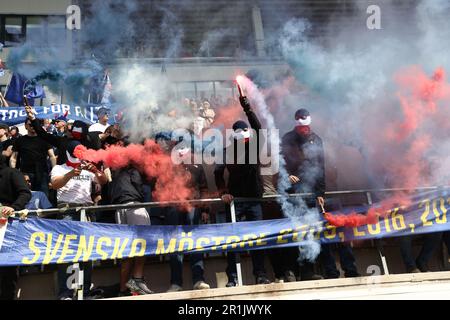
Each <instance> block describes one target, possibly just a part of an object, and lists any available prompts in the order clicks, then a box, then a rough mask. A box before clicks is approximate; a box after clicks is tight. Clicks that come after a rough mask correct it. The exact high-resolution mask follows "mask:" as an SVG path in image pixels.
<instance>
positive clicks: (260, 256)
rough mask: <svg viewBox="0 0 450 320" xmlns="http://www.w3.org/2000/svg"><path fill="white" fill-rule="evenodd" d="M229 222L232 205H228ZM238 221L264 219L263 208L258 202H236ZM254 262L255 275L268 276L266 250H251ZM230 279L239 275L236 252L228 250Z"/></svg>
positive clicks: (227, 270)
mask: <svg viewBox="0 0 450 320" xmlns="http://www.w3.org/2000/svg"><path fill="white" fill-rule="evenodd" d="M226 211H227V222H231V212H230V206H226ZM235 211H236V221H244V220H245V221H258V220H262V208H261V204H260V203H258V202H243V203H235ZM250 255H251V257H252V264H253V275H254V276H255V277H259V276H266V269H265V267H264V250H252V251H250ZM226 273H227V276H228V280H232V279H235V278H236V277H237V271H236V253H235V252H227V269H226Z"/></svg>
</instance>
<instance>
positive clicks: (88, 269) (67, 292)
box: [57, 205, 92, 297]
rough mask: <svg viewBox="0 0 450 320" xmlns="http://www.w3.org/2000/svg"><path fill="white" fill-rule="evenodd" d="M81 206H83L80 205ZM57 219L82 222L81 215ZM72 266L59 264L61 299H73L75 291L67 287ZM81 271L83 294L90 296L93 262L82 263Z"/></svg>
mask: <svg viewBox="0 0 450 320" xmlns="http://www.w3.org/2000/svg"><path fill="white" fill-rule="evenodd" d="M80 206H81V205H80ZM57 219H59V220H68V221H80V220H81V219H80V213H79V212H76V213H58V216H57ZM69 266H70V264H68V263H64V264H58V296H59V297H67V296H70V297H72V296H73V294H74V291H73V289H70V288H69V287H68V286H67V279H68V278H69V276H70V274H68V273H67V268H68V267H69ZM79 266H80V269H81V270H83V278H84V279H83V294H84V295H88V293H89V291H90V288H91V276H92V262H91V261H88V262H80V263H79Z"/></svg>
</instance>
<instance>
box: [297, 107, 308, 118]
mask: <svg viewBox="0 0 450 320" xmlns="http://www.w3.org/2000/svg"><path fill="white" fill-rule="evenodd" d="M308 116H309V111H308V110H306V109H303V108H302V109H298V110H297V111H296V112H295V120H298V119H300V118H306V117H308Z"/></svg>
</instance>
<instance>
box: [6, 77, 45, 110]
mask: <svg viewBox="0 0 450 320" xmlns="http://www.w3.org/2000/svg"><path fill="white" fill-rule="evenodd" d="M24 95H26V96H27V99H28V102H29V103H30V105H32V106H34V99H39V98H45V91H44V88H43V87H42V86H41V85H39V84H36V83H34V82H33V81H32V80H28V79H27V78H25V77H24V76H23V75H21V74H18V73H13V75H12V77H11V81H10V82H9V86H8V91H6V95H5V99H6V100H8V101H10V102H13V103H17V104H18V105H25V103H24V101H23V96H24Z"/></svg>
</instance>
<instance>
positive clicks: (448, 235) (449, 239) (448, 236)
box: [442, 231, 450, 256]
mask: <svg viewBox="0 0 450 320" xmlns="http://www.w3.org/2000/svg"><path fill="white" fill-rule="evenodd" d="M442 241H444V243H445V246H446V247H447V253H448V255H449V256H450V231H446V232H444V233H443V234H442Z"/></svg>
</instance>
